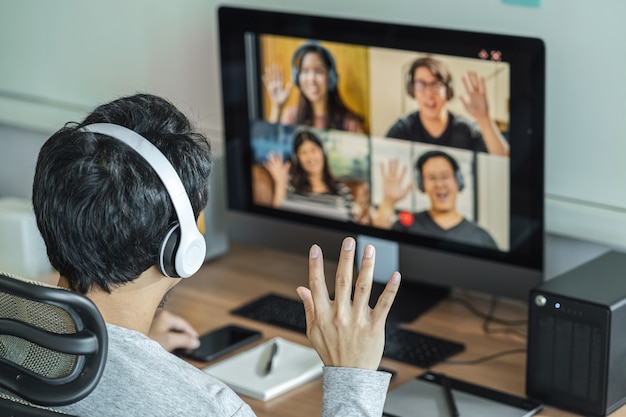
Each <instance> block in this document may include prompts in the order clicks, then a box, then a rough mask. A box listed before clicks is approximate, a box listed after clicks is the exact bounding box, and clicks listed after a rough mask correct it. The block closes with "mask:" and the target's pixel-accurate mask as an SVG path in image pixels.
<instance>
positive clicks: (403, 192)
mask: <svg viewBox="0 0 626 417" xmlns="http://www.w3.org/2000/svg"><path fill="white" fill-rule="evenodd" d="M380 172H381V176H382V179H383V198H382V200H381V202H380V204H379V205H378V209H377V210H376V216H375V218H374V219H373V221H372V224H373V225H374V226H376V227H380V228H383V229H389V228H390V227H391V225H392V224H393V215H394V213H395V208H396V204H397V203H398V202H399V201H401V200H402V199H404V198H405V197H406V196H407V195H408V194H409V192H410V191H411V184H410V183H409V184H406V183H405V176H406V172H407V167H406V165H401V164H400V161H398V160H397V159H392V160H390V161H389V163H388V164H387V166H385V164H381V165H380Z"/></svg>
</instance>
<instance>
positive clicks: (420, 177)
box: [417, 169, 425, 192]
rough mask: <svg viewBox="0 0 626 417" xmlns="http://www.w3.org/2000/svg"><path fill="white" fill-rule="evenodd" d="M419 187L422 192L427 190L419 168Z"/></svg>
mask: <svg viewBox="0 0 626 417" xmlns="http://www.w3.org/2000/svg"><path fill="white" fill-rule="evenodd" d="M417 188H419V190H420V191H421V192H425V191H424V180H423V179H422V174H421V173H420V171H419V169H418V170H417Z"/></svg>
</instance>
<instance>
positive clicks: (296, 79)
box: [291, 65, 300, 88]
mask: <svg viewBox="0 0 626 417" xmlns="http://www.w3.org/2000/svg"><path fill="white" fill-rule="evenodd" d="M291 81H292V82H293V85H295V86H296V87H298V88H300V71H299V70H298V67H296V66H295V65H292V66H291Z"/></svg>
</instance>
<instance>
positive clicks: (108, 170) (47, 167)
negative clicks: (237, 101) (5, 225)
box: [33, 94, 212, 293]
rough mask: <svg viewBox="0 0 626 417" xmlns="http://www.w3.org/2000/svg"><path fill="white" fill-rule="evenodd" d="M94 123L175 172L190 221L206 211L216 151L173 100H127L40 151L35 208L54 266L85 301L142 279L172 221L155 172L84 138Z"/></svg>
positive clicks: (113, 147)
mask: <svg viewBox="0 0 626 417" xmlns="http://www.w3.org/2000/svg"><path fill="white" fill-rule="evenodd" d="M92 123H113V124H117V125H121V126H124V127H126V128H129V129H131V130H134V131H135V132H137V133H139V134H140V135H142V136H143V137H144V138H146V139H147V140H149V141H150V142H152V143H153V144H154V145H155V146H156V147H157V148H158V149H159V150H160V151H161V152H162V153H163V154H164V155H165V157H166V158H167V159H168V160H169V161H170V163H171V164H172V166H173V167H174V169H175V170H176V172H177V173H178V175H179V177H180V179H181V181H182V183H183V185H184V187H185V190H186V191H187V195H188V197H189V201H190V202H191V206H192V208H193V211H194V215H195V216H196V217H197V216H198V215H199V213H200V211H202V209H204V207H206V204H207V201H208V197H209V196H208V194H209V174H210V172H211V166H212V154H211V148H210V145H209V142H208V140H207V138H206V137H205V136H204V135H202V134H200V133H198V132H196V131H194V130H193V127H192V125H191V123H190V121H189V120H188V119H187V118H186V117H185V115H183V113H181V112H180V111H179V110H178V109H176V107H175V106H174V105H173V104H171V103H170V102H169V101H167V100H165V99H163V98H160V97H157V96H153V95H149V94H136V95H133V96H127V97H122V98H119V99H116V100H114V101H112V102H110V103H107V104H103V105H101V106H99V107H97V108H96V109H95V110H94V111H93V112H92V113H91V114H89V115H88V116H87V117H86V118H85V120H84V121H82V122H80V123H67V124H66V125H65V126H64V127H63V128H61V129H60V130H59V131H57V132H56V133H54V134H53V135H52V136H51V137H50V138H49V139H48V140H47V141H46V142H45V143H44V145H43V146H42V148H41V150H40V152H39V156H38V159H37V166H36V169H35V177H34V182H33V208H34V211H35V216H36V219H37V225H38V227H39V230H40V231H41V234H42V236H43V239H44V241H45V243H46V247H47V251H48V257H49V259H50V262H51V264H52V266H53V267H54V268H55V269H57V270H58V271H59V273H60V274H61V276H63V277H64V278H66V279H67V281H68V284H69V286H70V288H72V289H73V290H75V291H78V292H81V293H87V292H88V291H89V290H90V289H91V288H92V287H93V286H98V287H100V288H102V289H103V290H105V291H107V292H110V291H111V288H112V287H115V286H119V285H123V284H125V283H127V282H130V281H132V280H134V279H135V278H137V277H138V276H139V275H140V274H141V273H142V272H144V271H145V270H147V269H148V268H150V267H151V266H153V265H155V263H156V260H157V255H158V251H159V248H160V246H161V241H162V240H163V238H164V235H165V233H166V231H167V230H168V229H169V226H170V225H171V224H172V223H173V222H174V221H175V220H176V213H175V211H174V207H173V205H172V202H171V199H170V197H169V194H168V192H167V190H166V189H165V186H164V185H163V183H162V182H161V180H160V179H159V177H158V176H157V174H156V172H155V171H154V169H153V168H152V167H151V166H150V165H149V163H148V162H146V161H145V160H144V159H143V158H142V157H141V156H140V155H139V154H137V153H136V152H135V151H134V150H133V149H132V148H130V147H129V146H128V145H126V144H124V143H122V142H121V141H119V140H116V139H114V138H111V137H109V136H106V135H102V134H98V133H91V132H86V131H83V130H81V128H82V127H83V126H86V125H89V124H92Z"/></svg>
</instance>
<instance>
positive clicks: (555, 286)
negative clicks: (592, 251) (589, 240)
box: [526, 251, 626, 416]
mask: <svg viewBox="0 0 626 417" xmlns="http://www.w3.org/2000/svg"><path fill="white" fill-rule="evenodd" d="M528 314H529V321H528V358H527V363H526V394H527V395H528V396H529V397H531V398H534V399H538V400H540V401H542V402H543V403H545V404H547V405H551V406H555V407H557V408H561V409H563V410H567V411H571V412H574V413H577V414H582V415H585V416H606V415H607V414H609V413H611V412H613V411H614V410H616V409H617V408H619V407H620V406H621V405H623V404H624V403H626V254H624V253H619V252H615V251H610V252H608V253H606V254H604V255H601V256H599V257H598V258H595V259H593V260H591V261H590V262H588V263H586V264H583V265H582V266H579V267H577V268H574V269H573V270H571V271H569V272H566V273H564V274H562V275H560V276H558V277H555V278H553V279H551V280H548V281H545V282H543V283H542V284H540V285H538V286H537V287H535V288H534V289H532V290H531V292H530V299H529V311H528Z"/></svg>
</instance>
